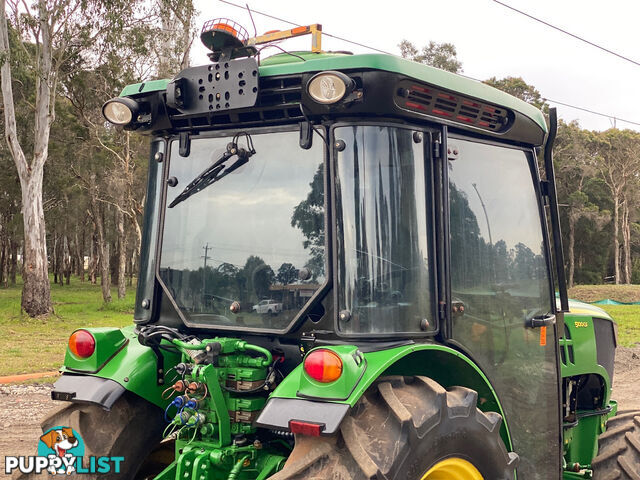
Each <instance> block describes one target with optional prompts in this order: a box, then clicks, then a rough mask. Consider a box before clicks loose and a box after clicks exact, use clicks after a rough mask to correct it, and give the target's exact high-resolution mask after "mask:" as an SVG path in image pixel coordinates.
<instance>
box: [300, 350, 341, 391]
mask: <svg viewBox="0 0 640 480" xmlns="http://www.w3.org/2000/svg"><path fill="white" fill-rule="evenodd" d="M342 370H343V365H342V359H341V358H340V356H339V355H338V354H337V353H335V352H333V351H331V350H328V349H326V348H319V349H317V350H312V351H311V352H309V353H308V354H307V356H306V357H305V359H304V371H305V372H306V374H307V375H309V377H311V378H312V379H313V380H315V381H317V382H320V383H331V382H335V381H336V380H338V379H339V378H340V376H341V375H342Z"/></svg>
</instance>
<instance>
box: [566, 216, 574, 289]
mask: <svg viewBox="0 0 640 480" xmlns="http://www.w3.org/2000/svg"><path fill="white" fill-rule="evenodd" d="M575 242H576V215H575V214H574V213H573V209H570V210H569V244H568V245H567V256H568V257H569V278H567V284H568V288H571V287H573V277H574V275H575V271H576V258H575Z"/></svg>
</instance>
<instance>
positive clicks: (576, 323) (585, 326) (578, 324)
mask: <svg viewBox="0 0 640 480" xmlns="http://www.w3.org/2000/svg"><path fill="white" fill-rule="evenodd" d="M573 324H574V325H575V326H576V328H587V327H588V326H589V322H574V323H573Z"/></svg>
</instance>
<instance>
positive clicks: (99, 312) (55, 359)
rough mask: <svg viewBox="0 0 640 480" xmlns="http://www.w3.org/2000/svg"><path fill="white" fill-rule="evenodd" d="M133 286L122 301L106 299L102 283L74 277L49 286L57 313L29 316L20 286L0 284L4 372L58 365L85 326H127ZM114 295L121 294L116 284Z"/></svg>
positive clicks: (33, 370)
mask: <svg viewBox="0 0 640 480" xmlns="http://www.w3.org/2000/svg"><path fill="white" fill-rule="evenodd" d="M134 290H135V289H133V288H131V289H129V290H128V291H127V296H126V297H125V298H124V299H123V300H117V299H115V300H113V301H112V302H111V303H110V304H105V303H104V302H103V301H102V291H101V289H100V285H92V284H91V283H90V282H84V283H82V282H80V280H79V279H78V278H75V277H73V278H72V279H71V285H65V286H60V285H53V284H52V285H51V298H52V300H53V308H54V313H53V314H52V315H49V316H48V317H46V318H44V317H43V318H30V317H29V316H28V315H26V314H22V313H21V312H20V297H21V292H22V285H21V284H20V283H18V284H17V285H15V286H12V287H9V288H8V289H0V376H3V375H14V374H15V375H17V374H21V373H37V372H46V371H53V370H57V369H58V368H59V367H60V365H62V362H63V360H64V352H65V349H66V345H67V339H68V338H69V335H70V334H71V332H73V331H74V330H75V329H77V328H81V327H123V326H125V325H130V324H131V322H132V318H133V310H134V302H135V299H134V297H135V291H134ZM111 292H112V295H113V296H114V297H116V296H117V291H116V289H115V288H114V287H113V288H112V289H111Z"/></svg>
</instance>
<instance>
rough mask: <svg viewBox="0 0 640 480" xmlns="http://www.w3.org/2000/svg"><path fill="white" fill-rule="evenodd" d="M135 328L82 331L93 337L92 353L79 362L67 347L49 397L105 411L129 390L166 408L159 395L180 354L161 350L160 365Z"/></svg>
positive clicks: (170, 381) (167, 381)
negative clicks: (100, 407)
mask: <svg viewBox="0 0 640 480" xmlns="http://www.w3.org/2000/svg"><path fill="white" fill-rule="evenodd" d="M134 328H135V327H134V326H133V325H132V326H128V327H125V328H122V329H117V328H113V329H98V328H96V329H93V328H87V329H84V330H87V331H88V332H89V333H91V334H92V335H93V336H94V338H95V343H96V347H95V351H94V353H93V354H92V355H91V356H90V357H89V358H87V359H80V358H78V357H76V356H74V355H73V354H72V353H71V351H70V350H69V348H68V347H67V353H66V356H65V362H64V365H63V366H62V368H61V369H60V370H61V372H62V377H60V379H59V380H58V381H57V382H56V383H55V384H54V387H53V391H52V392H51V397H52V398H53V399H54V400H63V401H69V402H74V403H93V404H97V405H100V406H102V408H105V409H107V410H108V409H110V408H111V406H112V405H113V404H114V402H115V401H116V400H117V399H118V398H119V397H120V396H121V395H122V394H123V393H124V392H125V391H127V390H128V391H130V392H132V393H134V394H136V395H138V396H139V397H142V398H143V399H145V400H147V401H148V402H150V403H152V404H154V405H156V406H158V407H161V408H166V406H167V404H168V403H169V402H168V400H165V399H163V398H162V392H163V391H164V390H165V389H166V388H167V386H168V385H170V384H171V383H173V382H172V375H171V373H170V371H171V370H172V368H173V367H174V366H175V365H176V364H177V363H178V362H179V361H180V355H179V354H178V353H173V352H170V351H167V350H160V351H159V353H160V355H161V356H162V361H161V362H160V363H159V362H158V357H157V356H156V353H154V351H153V350H152V349H151V348H149V347H147V346H144V345H141V344H140V343H139V342H138V335H137V333H136V332H135V331H134ZM173 375H174V376H175V374H173Z"/></svg>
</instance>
